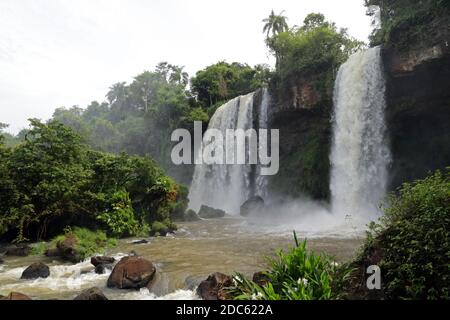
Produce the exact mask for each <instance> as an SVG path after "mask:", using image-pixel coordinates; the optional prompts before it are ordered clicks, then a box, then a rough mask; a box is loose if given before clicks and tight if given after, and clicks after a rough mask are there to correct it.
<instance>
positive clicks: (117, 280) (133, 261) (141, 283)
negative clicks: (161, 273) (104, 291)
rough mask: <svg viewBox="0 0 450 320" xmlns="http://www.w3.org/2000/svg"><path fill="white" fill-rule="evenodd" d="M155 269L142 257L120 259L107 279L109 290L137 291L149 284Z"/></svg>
mask: <svg viewBox="0 0 450 320" xmlns="http://www.w3.org/2000/svg"><path fill="white" fill-rule="evenodd" d="M155 272H156V268H155V266H154V265H153V263H151V262H150V261H148V260H146V259H144V258H142V257H125V258H122V259H121V260H120V261H119V262H118V263H117V264H116V266H115V267H114V269H113V271H112V273H111V275H110V276H109V278H108V283H107V285H108V287H109V288H118V289H139V288H144V287H147V286H148V285H150V284H151V281H152V280H153V277H154V275H155Z"/></svg>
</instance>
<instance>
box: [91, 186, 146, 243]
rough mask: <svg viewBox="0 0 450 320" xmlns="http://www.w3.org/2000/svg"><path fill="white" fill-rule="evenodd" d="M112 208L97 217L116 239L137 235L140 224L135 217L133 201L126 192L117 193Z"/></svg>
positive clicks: (111, 203)
mask: <svg viewBox="0 0 450 320" xmlns="http://www.w3.org/2000/svg"><path fill="white" fill-rule="evenodd" d="M108 202H109V203H110V208H109V210H108V211H105V212H103V213H101V214H100V215H98V216H97V219H98V220H99V221H101V222H103V224H104V225H105V226H106V228H107V229H106V230H107V231H108V233H109V234H111V235H113V236H114V237H119V238H120V237H127V236H134V235H136V234H137V232H138V229H139V224H138V222H137V221H136V219H135V217H134V211H133V207H132V205H131V199H130V196H129V194H128V192H126V191H123V190H121V191H117V192H115V193H114V194H113V195H112V196H111V198H110V199H108Z"/></svg>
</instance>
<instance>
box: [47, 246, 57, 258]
mask: <svg viewBox="0 0 450 320" xmlns="http://www.w3.org/2000/svg"><path fill="white" fill-rule="evenodd" d="M44 255H45V256H46V257H49V258H54V257H59V256H60V255H61V252H60V251H59V249H58V248H51V249H47V250H46V251H45V253H44Z"/></svg>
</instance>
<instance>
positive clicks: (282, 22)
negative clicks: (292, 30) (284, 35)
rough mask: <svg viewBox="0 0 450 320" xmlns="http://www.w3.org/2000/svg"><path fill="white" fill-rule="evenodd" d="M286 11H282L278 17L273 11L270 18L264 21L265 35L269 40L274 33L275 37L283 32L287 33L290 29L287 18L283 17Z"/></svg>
mask: <svg viewBox="0 0 450 320" xmlns="http://www.w3.org/2000/svg"><path fill="white" fill-rule="evenodd" d="M283 13H284V11H281V12H280V14H278V15H276V14H275V12H274V11H273V10H272V12H271V13H270V15H269V17H268V18H266V19H264V20H263V22H264V29H263V33H265V34H266V37H267V39H269V38H270V33H271V32H272V36H275V35H277V34H279V33H281V32H285V31H287V30H288V29H289V26H288V24H287V17H286V16H283Z"/></svg>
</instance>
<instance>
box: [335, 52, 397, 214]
mask: <svg viewBox="0 0 450 320" xmlns="http://www.w3.org/2000/svg"><path fill="white" fill-rule="evenodd" d="M385 107H386V102H385V81H384V76H383V69H382V61H381V50H380V48H379V47H377V48H372V49H369V50H367V51H365V52H359V53H356V54H354V55H352V56H351V57H350V59H349V60H348V61H347V62H346V63H345V64H344V65H342V67H341V68H340V70H339V74H338V77H337V79H336V83H335V89H334V108H335V111H334V128H333V130H334V133H333V147H332V151H331V164H332V172H331V195H332V203H331V205H332V211H333V213H335V214H337V215H341V216H346V217H351V218H352V219H356V220H360V221H364V222H367V221H368V220H371V219H373V218H376V217H377V215H378V214H379V211H380V210H379V205H380V204H381V202H382V200H383V197H384V196H385V193H386V182H387V166H388V164H389V162H390V151H389V148H388V146H387V142H386V125H385V119H384V111H385Z"/></svg>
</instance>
